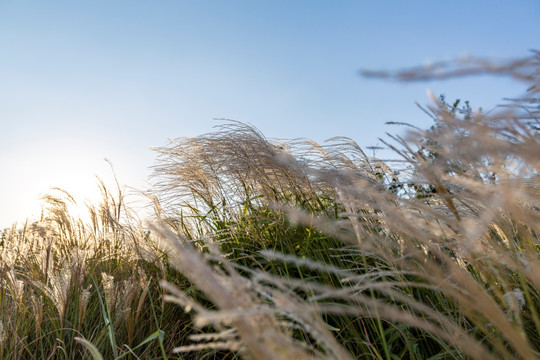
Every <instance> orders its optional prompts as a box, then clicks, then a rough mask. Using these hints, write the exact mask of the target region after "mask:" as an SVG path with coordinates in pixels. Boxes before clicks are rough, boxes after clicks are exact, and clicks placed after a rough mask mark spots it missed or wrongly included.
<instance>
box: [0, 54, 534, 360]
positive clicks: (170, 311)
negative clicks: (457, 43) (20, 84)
mask: <svg viewBox="0 0 540 360" xmlns="http://www.w3.org/2000/svg"><path fill="white" fill-rule="evenodd" d="M469 61H470V62H468V63H465V64H457V66H456V67H451V68H448V67H443V68H431V69H412V70H409V71H404V72H397V73H377V74H375V73H370V74H366V75H371V76H374V75H376V76H383V77H390V78H394V79H398V80H421V79H425V78H430V77H436V78H443V77H450V76H460V75H468V74H471V73H486V72H487V73H497V74H503V75H508V76H511V77H514V78H516V79H517V80H521V81H524V82H525V83H526V85H527V87H528V92H527V93H526V94H527V95H526V96H525V97H524V98H523V99H516V100H514V101H513V102H512V103H511V104H510V105H512V106H507V107H501V108H499V109H496V110H494V111H492V112H489V113H482V112H478V111H474V110H472V109H471V108H470V107H469V105H468V104H466V103H461V102H451V103H448V102H447V101H446V100H445V99H444V97H441V98H434V99H433V103H432V104H431V105H430V106H429V107H428V108H425V109H424V111H425V112H426V113H427V115H428V116H431V117H432V118H433V121H434V126H433V127H432V128H430V129H428V130H424V131H422V130H420V129H413V130H411V131H410V132H409V133H408V135H407V137H405V138H402V137H397V136H396V137H390V138H389V139H388V141H386V142H385V143H386V145H387V146H388V147H389V148H391V149H393V150H394V151H395V154H396V159H398V160H396V161H392V162H389V161H387V162H383V161H380V160H378V159H376V158H372V157H368V156H367V155H366V154H365V153H364V151H363V150H362V149H361V148H360V147H359V146H358V145H357V144H356V143H355V142H354V141H352V140H350V139H348V138H334V139H331V141H329V142H327V143H325V144H324V145H320V144H317V143H315V142H313V141H310V140H306V139H300V140H291V141H282V142H278V141H273V140H268V139H266V138H265V137H264V136H263V135H262V134H261V133H259V132H258V131H257V130H256V129H255V128H253V127H251V126H249V125H246V124H243V123H238V122H233V121H227V122H223V123H221V125H220V126H218V127H217V128H216V131H215V132H212V133H209V134H205V135H201V136H198V137H195V138H182V139H177V140H174V141H172V142H171V143H170V144H168V145H167V146H164V147H162V148H157V149H155V151H156V154H157V160H156V164H155V167H154V169H153V170H154V177H153V184H154V189H153V191H152V192H151V193H150V194H148V197H149V198H150V199H152V201H153V204H154V208H155V211H154V213H155V215H154V216H152V217H150V218H147V219H139V218H137V216H136V215H135V214H134V213H133V212H131V210H130V209H129V206H127V205H126V204H125V203H124V200H125V199H124V196H123V194H122V191H121V189H120V188H118V189H117V188H109V187H107V186H106V185H105V184H103V183H100V184H98V185H99V186H100V187H101V190H102V194H103V199H102V202H101V203H100V204H95V205H93V206H89V207H88V211H89V213H90V221H87V222H85V221H83V220H81V219H78V218H73V217H72V216H71V215H70V212H69V210H68V209H69V205H70V203H72V202H73V201H74V200H73V199H72V198H71V196H70V195H69V194H67V193H65V192H62V191H61V190H56V191H54V192H51V194H50V195H49V196H47V197H46V199H45V200H46V204H47V205H46V206H45V208H44V212H43V217H42V219H41V221H38V222H35V223H27V224H25V225H24V226H22V227H15V226H14V227H13V228H11V229H5V230H4V231H3V232H2V234H1V240H0V358H1V359H6V360H7V359H78V358H86V359H122V358H125V359H156V358H160V359H161V358H162V359H234V358H248V359H364V358H365V359H372V358H373V359H468V358H471V359H499V358H500V359H537V358H540V317H539V312H540V293H539V291H540V177H539V171H540V155H539V154H540V133H539V130H540V123H539V115H540V113H539V108H538V106H537V104H538V98H539V97H538V93H539V91H540V82H539V77H538V70H537V69H540V58H539V56H538V54H537V53H534V54H533V56H531V57H529V58H526V59H522V60H519V61H516V62H512V63H507V64H502V65H500V66H495V65H492V66H491V65H489V66H488V65H486V64H484V63H481V62H475V61H474V60H469ZM480 65H481V66H480Z"/></svg>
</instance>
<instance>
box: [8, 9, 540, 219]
mask: <svg viewBox="0 0 540 360" xmlns="http://www.w3.org/2000/svg"><path fill="white" fill-rule="evenodd" d="M538 19H540V2H539V1H537V0H530V1H525V0H517V1H516V0H513V1H497V2H494V1H482V0H479V1H474V2H471V1H452V2H443V1H432V0H431V1H418V0H412V1H317V0H311V1H307V0H304V1H302V0H297V1H296V0H294V1H290V0H289V1H281V0H273V1H256V0H253V1H238V0H230V1H202V0H201V1H183V0H175V1H167V0H160V1H148V0H146V1H141V0H115V1H110V0H109V1H101V0H93V1H60V0H58V1H56V0H51V1H37V0H35V1H25V0H0V228H2V227H5V226H9V225H11V224H12V223H13V222H14V221H18V222H19V223H21V222H23V221H24V220H25V219H26V218H27V217H29V218H30V219H32V218H35V217H36V216H38V215H39V209H40V206H41V205H42V204H43V203H42V202H41V201H40V198H41V196H43V195H44V194H46V193H48V192H49V191H50V189H51V188H53V187H60V188H63V189H65V190H67V191H68V192H71V193H72V194H73V195H74V196H76V197H77V198H78V199H79V200H80V202H81V203H83V202H84V201H90V202H93V201H96V197H97V194H98V188H97V180H96V176H99V177H101V178H102V179H103V180H104V181H105V182H106V183H107V184H109V185H110V184H111V182H112V181H113V180H112V177H113V175H112V174H113V173H112V170H111V167H110V165H109V163H108V162H107V161H105V159H108V160H109V162H110V163H111V164H112V166H113V169H114V172H115V174H116V176H117V178H118V181H119V182H120V183H121V184H122V185H123V186H124V185H125V186H128V187H129V188H133V189H139V190H144V189H147V188H148V187H149V186H150V185H149V183H148V177H149V175H150V174H151V170H150V167H151V166H152V164H154V162H155V158H156V154H155V153H154V152H153V151H152V150H151V147H152V146H162V145H165V144H167V142H168V139H174V138H178V137H191V136H197V135H200V134H203V133H207V132H210V131H212V130H213V127H214V126H215V125H216V124H218V122H217V121H216V120H214V119H216V118H228V119H234V120H239V121H242V122H246V123H250V124H252V125H254V126H255V127H257V128H258V129H259V130H261V131H262V133H263V134H265V135H266V136H267V137H268V138H297V137H307V138H312V139H314V140H316V141H319V142H321V141H324V140H325V139H328V138H331V137H333V136H348V137H350V138H352V139H353V140H355V141H357V142H358V144H359V145H360V146H363V147H368V146H375V145H380V144H381V143H380V140H379V138H384V137H385V136H386V135H385V134H386V132H389V133H400V132H403V129H401V128H396V127H392V126H388V125H385V123H386V122H389V121H400V122H409V123H411V124H414V125H416V126H420V127H429V126H430V125H431V124H430V119H429V118H428V117H427V116H426V115H425V114H423V113H422V112H421V111H420V110H419V109H418V108H417V106H416V105H415V102H419V103H420V104H428V103H429V102H430V100H429V98H428V97H427V95H426V90H428V89H429V90H430V91H432V92H433V93H434V94H445V95H446V97H447V98H448V99H450V100H453V99H456V98H461V99H467V100H469V101H470V102H471V104H472V106H473V108H476V107H479V106H481V107H483V108H484V109H489V108H491V107H493V106H495V105H496V104H497V103H500V101H501V99H502V98H503V97H512V96H518V95H521V94H522V93H523V91H524V89H523V85H522V84H519V83H515V82H513V81H511V80H508V79H504V78H490V77H478V78H470V79H469V78H467V79H460V80H451V81H436V82H433V81H432V82H424V83H414V84H402V83H395V82H389V81H383V80H373V79H366V78H363V77H361V76H360V75H359V71H360V70H361V69H373V70H380V69H400V68H406V67H410V66H415V65H422V64H426V63H429V62H434V61H438V60H449V59H453V58H456V57H459V56H463V55H478V56H482V57H487V58H492V59H510V58H514V57H522V56H527V55H528V54H529V52H528V51H529V50H530V49H540V44H539V39H540V25H539V21H538Z"/></svg>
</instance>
